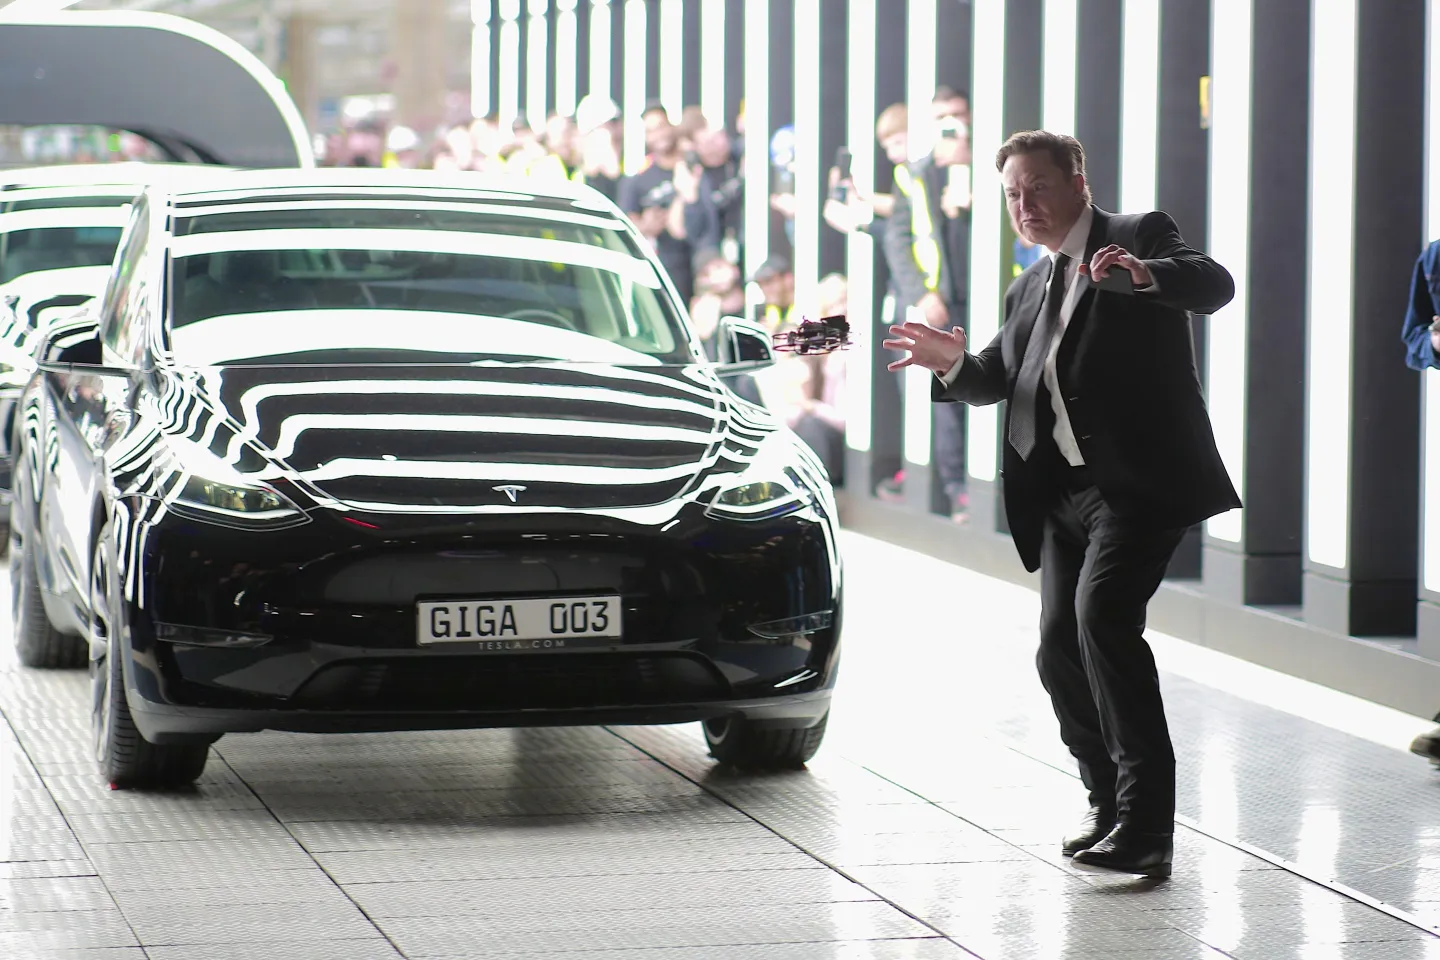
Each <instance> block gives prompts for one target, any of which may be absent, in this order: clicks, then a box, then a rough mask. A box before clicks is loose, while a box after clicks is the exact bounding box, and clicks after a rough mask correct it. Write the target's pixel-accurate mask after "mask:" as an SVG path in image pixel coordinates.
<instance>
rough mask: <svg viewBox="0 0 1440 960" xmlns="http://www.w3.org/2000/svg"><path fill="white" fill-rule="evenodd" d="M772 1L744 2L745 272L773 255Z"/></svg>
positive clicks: (747, 274) (750, 272)
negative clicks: (746, 146)
mask: <svg viewBox="0 0 1440 960" xmlns="http://www.w3.org/2000/svg"><path fill="white" fill-rule="evenodd" d="M770 134H771V130H770V4H768V3H753V2H751V3H746V4H745V140H746V143H747V144H749V145H750V146H749V148H748V149H746V151H745V157H744V161H743V163H744V170H743V173H744V177H745V181H746V183H747V184H748V189H746V191H745V210H744V220H745V275H746V276H747V277H748V276H754V275H755V271H756V270H757V269H759V267H760V264H762V263H764V262H765V260H766V258H767V257H769V256H770V197H769V193H770V189H769V188H770Z"/></svg>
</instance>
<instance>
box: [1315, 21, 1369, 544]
mask: <svg viewBox="0 0 1440 960" xmlns="http://www.w3.org/2000/svg"><path fill="white" fill-rule="evenodd" d="M1357 3H1358V0H1314V3H1313V5H1312V7H1311V17H1312V27H1311V29H1312V31H1313V32H1312V37H1313V38H1314V39H1313V46H1312V51H1311V61H1310V77H1311V80H1310V250H1309V261H1308V262H1309V264H1310V271H1309V288H1310V289H1309V296H1308V298H1307V299H1308V304H1307V311H1308V314H1309V316H1308V319H1309V337H1308V340H1309V343H1308V356H1307V361H1308V365H1307V368H1306V371H1305V390H1306V394H1307V397H1306V405H1305V413H1306V417H1305V440H1306V443H1305V473H1306V485H1305V534H1306V552H1307V554H1308V555H1309V557H1310V560H1311V562H1313V563H1318V564H1323V565H1324V566H1327V567H1338V568H1344V567H1345V566H1346V564H1347V563H1348V561H1349V556H1350V429H1351V428H1350V347H1351V338H1352V336H1353V325H1354V303H1355V298H1354V287H1353V282H1352V274H1351V267H1352V265H1353V264H1354V255H1355V93H1356V90H1355V86H1356V81H1357V77H1356V60H1357V57H1358V51H1357V49H1356V39H1355V26H1356V13H1357V12H1356V4H1357Z"/></svg>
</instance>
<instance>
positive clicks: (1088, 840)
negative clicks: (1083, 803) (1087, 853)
mask: <svg viewBox="0 0 1440 960" xmlns="http://www.w3.org/2000/svg"><path fill="white" fill-rule="evenodd" d="M1115 821H1116V815H1115V809H1114V808H1113V807H1091V808H1090V812H1089V813H1087V814H1085V819H1084V820H1081V821H1080V826H1079V828H1078V829H1077V830H1076V831H1075V832H1074V833H1073V834H1071V835H1070V836H1068V837H1066V838H1065V842H1064V843H1063V844H1062V845H1061V847H1060V852H1061V853H1063V854H1065V856H1067V857H1073V856H1075V854H1077V853H1079V852H1080V851H1081V850H1088V849H1090V848H1091V847H1093V846H1095V844H1097V843H1099V842H1100V841H1101V840H1104V839H1105V838H1106V837H1108V836H1109V835H1110V831H1111V830H1114V829H1115Z"/></svg>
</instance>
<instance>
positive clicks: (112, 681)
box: [90, 523, 210, 790]
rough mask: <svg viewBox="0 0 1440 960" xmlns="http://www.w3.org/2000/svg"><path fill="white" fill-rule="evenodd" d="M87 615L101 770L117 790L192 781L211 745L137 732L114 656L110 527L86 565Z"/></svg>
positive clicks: (115, 631)
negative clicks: (163, 740) (156, 738)
mask: <svg viewBox="0 0 1440 960" xmlns="http://www.w3.org/2000/svg"><path fill="white" fill-rule="evenodd" d="M90 571H91V575H90V581H91V583H90V611H91V613H90V618H91V628H90V629H91V634H92V636H93V638H94V642H93V644H92V645H91V651H90V686H91V692H92V694H93V706H92V708H91V715H90V720H91V728H92V730H93V732H94V737H95V759H96V760H97V761H98V762H99V764H100V773H101V775H103V776H104V777H105V779H106V780H107V781H108V782H109V783H110V784H111V785H112V786H114V787H116V788H117V789H122V790H124V789H132V788H138V789H147V788H148V789H164V788H175V787H184V786H188V785H189V784H192V783H194V782H195V781H196V780H197V779H199V777H200V775H201V774H202V773H204V772H205V763H206V761H207V760H209V759H210V744H209V743H208V742H200V743H177V744H170V743H166V744H160V743H151V742H150V741H149V740H146V739H145V738H144V737H143V736H141V735H140V731H139V730H138V729H137V728H136V726H135V721H134V718H133V717H131V715H130V703H129V701H128V700H127V699H126V697H125V677H124V666H123V664H122V663H121V657H120V656H117V655H112V653H111V645H112V644H113V643H117V642H119V643H123V642H124V641H123V640H117V639H116V638H117V637H118V636H119V635H120V634H122V633H123V631H122V630H120V629H117V624H118V623H119V620H118V618H117V612H118V610H119V604H118V602H117V601H118V598H119V593H120V591H119V587H118V584H117V583H116V576H115V564H114V550H113V548H112V546H111V545H110V525H109V524H108V523H107V524H106V525H105V528H104V529H103V530H102V531H101V532H100V537H99V542H98V543H97V544H96V546H95V555H94V560H93V561H92V562H91V564H90Z"/></svg>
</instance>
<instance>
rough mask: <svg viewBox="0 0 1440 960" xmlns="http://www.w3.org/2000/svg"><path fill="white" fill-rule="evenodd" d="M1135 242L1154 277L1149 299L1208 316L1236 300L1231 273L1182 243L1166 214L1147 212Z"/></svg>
mask: <svg viewBox="0 0 1440 960" xmlns="http://www.w3.org/2000/svg"><path fill="white" fill-rule="evenodd" d="M1136 239H1137V240H1138V241H1139V243H1138V245H1139V246H1140V248H1141V250H1140V251H1136V252H1137V253H1141V254H1142V257H1143V259H1144V260H1145V265H1146V266H1147V267H1149V268H1150V275H1151V276H1153V277H1154V278H1155V285H1156V286H1157V287H1158V288H1159V292H1158V293H1154V294H1146V295H1147V296H1152V297H1154V298H1155V299H1156V300H1158V301H1159V302H1160V303H1163V304H1165V305H1166V306H1167V307H1174V308H1175V309H1177V310H1188V311H1190V312H1191V313H1200V314H1210V313H1214V312H1215V311H1217V310H1219V309H1220V308H1221V307H1223V306H1225V305H1226V304H1227V303H1229V302H1230V301H1231V300H1232V299H1234V297H1235V280H1234V278H1232V277H1231V276H1230V271H1229V270H1226V269H1225V268H1224V267H1222V266H1220V264H1218V263H1216V262H1215V261H1214V260H1211V259H1210V258H1209V257H1207V256H1206V255H1205V254H1203V253H1201V252H1200V251H1199V250H1195V249H1193V248H1191V247H1189V246H1187V245H1186V244H1185V241H1184V239H1183V238H1181V236H1180V230H1179V228H1178V227H1176V226H1175V221H1174V220H1172V219H1171V218H1170V215H1169V214H1168V213H1163V212H1161V211H1158V210H1157V211H1155V212H1154V213H1148V214H1146V215H1145V217H1144V219H1143V220H1141V221H1140V225H1139V228H1138V229H1137V230H1136Z"/></svg>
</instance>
